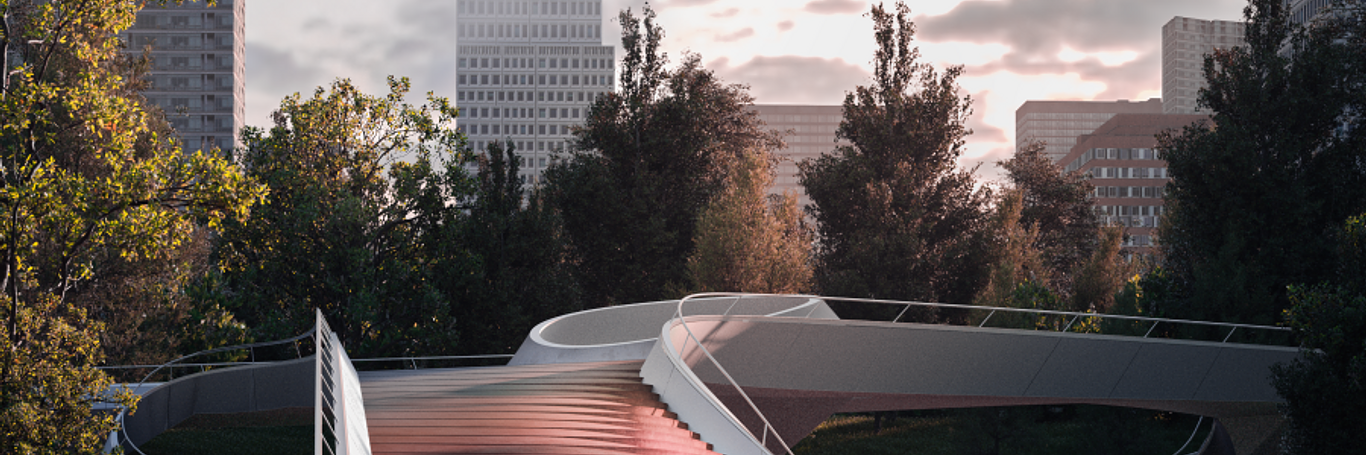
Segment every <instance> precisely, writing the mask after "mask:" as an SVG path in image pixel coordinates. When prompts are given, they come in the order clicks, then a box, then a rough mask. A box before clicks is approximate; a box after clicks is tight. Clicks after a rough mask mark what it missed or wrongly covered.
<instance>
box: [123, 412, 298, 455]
mask: <svg viewBox="0 0 1366 455" xmlns="http://www.w3.org/2000/svg"><path fill="white" fill-rule="evenodd" d="M139 448H140V449H142V451H143V453H146V454H147V455H173V454H191V453H192V454H203V455H219V454H223V455H227V454H255V453H260V454H281V455H289V454H298V455H309V454H312V453H313V409H311V408H293V409H283V410H278V411H264V412H248V413H241V414H201V415H196V416H194V417H190V418H189V419H186V420H185V421H184V422H181V423H180V425H176V426H175V428H172V429H170V430H167V431H165V432H163V433H161V434H159V435H157V437H155V438H152V440H151V441H148V442H147V443H146V444H143V445H142V446H141V447H139ZM128 453H136V452H133V451H131V450H130V451H128Z"/></svg>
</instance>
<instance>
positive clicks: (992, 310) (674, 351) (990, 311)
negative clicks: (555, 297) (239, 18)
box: [661, 292, 1290, 455]
mask: <svg viewBox="0 0 1366 455" xmlns="http://www.w3.org/2000/svg"><path fill="white" fill-rule="evenodd" d="M717 297H734V298H735V301H734V302H732V303H731V306H730V308H734V307H735V305H736V304H738V303H739V301H740V300H741V299H744V298H755V297H804V298H811V299H821V300H825V301H826V302H827V303H829V302H830V301H836V302H854V303H864V304H877V305H895V306H901V307H902V308H901V311H900V312H898V313H897V315H896V317H894V318H892V320H891V321H888V322H891V323H901V318H902V317H903V316H905V315H906V313H907V311H908V310H910V308H911V307H913V306H921V307H930V308H940V309H954V310H973V311H986V312H987V315H986V317H985V318H983V319H982V321H981V322H980V323H978V324H977V326H978V327H985V326H986V323H987V322H988V321H990V320H991V318H992V316H995V315H996V313H997V312H1005V313H1019V314H1029V315H1036V316H1061V317H1064V318H1069V317H1070V319H1068V322H1067V324H1066V325H1065V326H1063V327H1062V329H1061V330H1060V331H1062V332H1066V331H1068V330H1069V329H1071V328H1072V327H1073V325H1074V324H1076V322H1077V321H1078V320H1079V319H1081V318H1098V319H1101V320H1105V319H1112V320H1121V321H1132V322H1142V323H1149V322H1150V323H1152V325H1150V326H1149V327H1148V329H1147V331H1145V332H1144V334H1143V336H1142V338H1148V337H1149V336H1151V335H1152V334H1153V331H1154V330H1155V329H1156V328H1157V326H1158V325H1159V324H1163V323H1167V324H1174V325H1195V326H1203V327H1217V328H1228V329H1229V332H1228V334H1226V335H1224V338H1223V340H1222V341H1220V343H1226V342H1228V340H1229V339H1230V338H1231V337H1232V336H1233V333H1234V332H1235V331H1237V330H1238V329H1245V330H1265V331H1275V332H1289V331H1290V328H1288V327H1276V326H1263V325H1254V324H1236V323H1226V322H1210V321H1195V320H1186V319H1170V318H1152V317H1144V316H1128V315H1111V314H1100V313H1084V312H1074V311H1056V310H1041V309H1029V308H1009V307H989V306H981V305H963V304H952V303H929V302H906V301H896V300H885V299H868V298H849V297H821V296H812V295H776V294H750V293H729V292H712V293H700V294H692V295H689V296H686V297H684V298H682V299H680V300H679V301H678V308H677V310H676V311H675V313H674V317H675V319H677V320H679V325H682V326H683V329H684V330H685V331H686V333H687V337H686V338H685V340H684V341H685V342H687V341H688V340H691V342H692V343H693V344H695V345H696V346H697V348H698V350H699V351H700V352H701V353H702V354H703V356H704V357H705V358H706V359H707V360H708V361H710V363H711V364H712V366H714V367H715V368H716V370H717V372H719V373H720V374H721V376H722V377H724V378H725V379H726V382H727V383H729V384H730V386H731V387H733V388H734V389H735V391H736V392H737V394H738V395H739V396H740V398H741V399H743V400H744V402H745V403H746V404H747V405H748V406H749V408H750V410H751V411H753V412H754V414H755V415H756V416H757V417H758V419H759V422H760V423H762V424H763V429H762V430H761V431H760V434H759V435H754V434H753V430H749V429H748V427H745V425H743V424H741V423H740V422H739V419H738V418H737V417H736V416H735V414H734V413H733V412H731V411H730V410H729V409H726V408H725V406H724V405H722V404H721V403H719V401H718V402H717V403H716V404H717V405H718V407H719V408H721V409H722V410H723V411H724V412H725V414H726V415H727V417H728V418H729V419H731V420H732V421H733V423H735V424H736V425H738V426H740V427H742V428H746V429H747V430H748V431H749V432H750V435H749V436H750V437H751V438H752V439H753V440H754V441H755V442H757V443H759V446H760V447H762V448H763V449H764V450H765V451H767V450H768V447H769V446H768V435H769V434H770V433H771V434H772V435H773V437H774V438H775V440H776V441H777V442H778V443H779V444H780V445H781V446H782V447H783V449H784V450H785V451H786V452H787V453H788V454H789V455H791V454H792V449H791V446H789V445H788V444H787V442H786V441H784V440H783V439H782V436H781V435H779V434H778V432H777V430H776V429H775V427H774V426H773V424H772V423H770V422H769V420H768V418H767V417H766V416H764V414H763V412H762V411H760V410H759V407H758V406H757V405H755V404H754V401H753V400H752V399H750V397H749V395H748V394H747V393H745V391H744V388H742V387H741V386H740V384H739V382H737V381H736V380H735V378H734V377H732V376H731V375H730V372H728V371H726V368H725V367H724V366H722V365H721V363H720V362H719V361H717V360H716V357H714V356H713V355H712V353H711V351H710V350H708V349H707V347H706V346H705V345H704V344H703V343H702V341H701V340H700V339H699V338H698V337H697V335H696V334H694V333H693V331H692V329H691V328H690V327H689V326H688V324H687V321H686V320H684V318H686V317H687V314H686V312H685V311H684V307H685V306H686V305H687V303H688V302H689V301H690V300H695V299H701V298H717ZM730 308H728V309H727V310H726V312H725V313H724V314H722V316H728V315H729V314H730ZM1036 327H1037V326H1036ZM667 330H668V329H667V326H666V329H665V331H666V332H667ZM661 336H662V337H666V336H667V333H665V334H663V335H661ZM662 339H663V338H662ZM685 348H686V346H679V347H674V348H671V349H669V351H670V355H676V356H679V358H678V359H677V362H678V363H679V364H682V365H687V363H686V362H684V361H683V360H682V358H681V357H682V354H681V353H682V351H683V349H685ZM689 368H690V367H689ZM699 381H700V380H699ZM698 386H699V387H703V388H705V387H706V386H705V385H702V384H699V385H698Z"/></svg>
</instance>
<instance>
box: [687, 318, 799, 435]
mask: <svg viewBox="0 0 1366 455" xmlns="http://www.w3.org/2000/svg"><path fill="white" fill-rule="evenodd" d="M746 296H751V297H779V296H780V295H777V294H739V293H724V292H712V293H701V294H692V295H689V296H686V297H683V298H682V299H679V301H678V309H677V310H676V311H675V312H674V318H675V319H678V320H680V321H682V320H683V317H684V315H683V305H684V304H686V303H687V302H688V300H692V299H694V298H702V297H735V301H734V302H732V303H731V304H730V307H727V308H726V312H725V313H723V314H722V316H729V315H730V310H732V309H734V308H735V305H736V304H738V303H740V299H742V298H744V297H746ZM781 297H794V296H791V295H782V296H781ZM802 297H811V296H802ZM681 325H682V326H683V330H685V331H687V332H688V338H691V339H692V341H693V343H694V344H696V345H697V347H698V348H699V349H701V350H702V354H704V355H706V356H707V360H711V364H712V365H713V366H715V367H716V370H717V371H720V372H721V375H722V376H725V378H726V381H727V382H730V385H731V387H735V391H737V392H739V393H740V398H744V399H745V403H747V404H749V408H750V410H753V411H754V414H755V415H757V416H759V420H760V421H762V422H763V423H764V431H763V435H761V436H760V437H759V438H757V439H758V440H759V445H760V446H762V447H763V449H764V450H765V451H768V434H769V433H770V432H772V433H773V437H775V438H777V439H778V443H779V444H780V445H782V447H783V450H786V451H787V453H788V455H793V454H792V448H790V447H788V445H787V441H784V440H783V436H782V435H780V434H778V431H777V430H776V429H774V427H773V424H772V423H769V421H768V418H767V417H765V416H764V413H763V411H760V410H759V407H758V406H757V405H755V404H754V400H751V399H750V398H749V394H747V393H745V389H743V388H741V387H740V384H739V383H737V382H735V378H733V377H731V375H730V372H727V371H726V368H725V367H723V366H721V362H718V361H717V360H716V357H713V356H712V355H711V351H710V350H708V349H707V347H706V346H704V345H702V341H701V340H699V339H698V338H697V335H695V334H693V333H692V328H690V327H688V323H687V321H683V323H682V324H681ZM684 365H686V363H684ZM722 408H724V406H722ZM726 412H728V413H729V412H730V410H729V409H726ZM734 416H735V415H734V414H731V417H734ZM736 421H737V422H738V421H739V419H736ZM741 426H743V424H742V425H741ZM746 430H748V429H746ZM750 436H751V437H752V436H754V433H753V432H752V431H751V432H750Z"/></svg>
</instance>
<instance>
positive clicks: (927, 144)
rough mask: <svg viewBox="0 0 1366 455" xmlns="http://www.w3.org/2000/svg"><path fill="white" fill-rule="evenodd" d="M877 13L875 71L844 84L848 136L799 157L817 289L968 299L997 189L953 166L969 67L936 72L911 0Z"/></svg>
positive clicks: (843, 129)
mask: <svg viewBox="0 0 1366 455" xmlns="http://www.w3.org/2000/svg"><path fill="white" fill-rule="evenodd" d="M871 15H872V18H873V24H874V35H875V37H876V38H877V44H878V50H877V53H876V55H875V57H874V59H873V67H874V71H873V83H872V85H871V86H866V87H865V86H860V87H858V88H857V89H856V91H855V92H853V93H850V94H848V95H846V96H845V100H844V120H843V122H841V123H840V126H839V129H838V130H837V135H838V137H840V138H842V139H846V140H848V141H849V142H850V143H852V145H850V146H843V147H840V148H839V149H837V150H836V151H835V152H834V153H832V154H828V155H824V156H821V157H820V158H817V159H814V160H807V161H805V162H802V163H801V164H800V166H799V168H800V176H801V182H802V185H803V186H804V187H805V188H806V193H807V195H808V196H809V197H810V198H811V201H812V202H813V203H814V206H812V207H808V210H810V213H811V215H812V216H813V217H814V218H815V221H816V227H817V232H818V238H819V241H818V247H817V249H816V254H815V258H816V260H815V282H816V289H817V290H818V291H819V292H820V293H822V294H827V295H846V296H860V297H878V298H888V299H903V300H920V301H940V302H969V301H971V300H972V298H973V296H974V295H976V294H977V292H978V290H979V289H981V288H982V286H984V285H985V283H986V281H987V277H988V276H989V263H990V261H989V257H988V255H987V254H986V252H985V251H984V249H985V247H986V246H987V245H988V241H987V239H986V235H987V234H986V230H987V229H986V228H987V225H988V220H989V215H988V210H987V202H988V200H989V191H986V190H977V189H974V186H975V182H974V179H973V177H972V172H971V171H969V170H962V169H959V168H957V162H956V161H957V159H958V157H959V156H961V155H962V153H963V145H964V137H966V136H967V135H968V134H969V133H970V132H971V131H970V130H969V129H968V128H967V126H966V125H965V122H966V121H967V119H968V116H969V115H970V113H971V109H970V105H971V99H970V98H969V97H967V96H964V97H961V98H960V97H959V96H958V93H959V91H960V88H959V87H958V84H957V82H956V80H957V78H958V76H959V75H961V74H962V71H963V70H962V67H950V68H948V69H947V70H945V71H944V72H943V73H940V72H938V71H935V70H934V69H933V68H931V67H930V66H929V65H927V64H925V63H922V62H920V61H918V59H919V51H918V50H917V49H914V48H912V47H911V39H912V37H913V36H914V34H915V28H914V25H913V24H912V23H911V21H910V10H909V8H907V7H906V6H905V5H904V4H900V3H898V5H897V9H896V11H895V13H892V12H888V11H886V10H884V9H883V8H882V7H881V6H874V7H873V8H872V11H871ZM922 316H926V315H922Z"/></svg>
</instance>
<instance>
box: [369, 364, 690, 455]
mask: <svg viewBox="0 0 1366 455" xmlns="http://www.w3.org/2000/svg"><path fill="white" fill-rule="evenodd" d="M641 363H642V362H641V361H617V362H589V363H564V364H546V365H526V366H501V367H480V368H457V369H431V370H397V371H395V370H389V371H363V372H360V373H359V379H360V384H361V388H362V393H363V395H364V396H365V413H366V417H367V420H368V425H369V436H370V444H371V448H372V450H373V453H374V454H376V455H379V454H435V453H450V454H456V453H483V454H608V455H611V454H671V455H672V454H677V455H691V454H699V455H700V454H714V453H715V452H712V450H711V449H712V447H711V445H710V444H708V443H706V442H703V441H702V440H701V439H700V438H699V437H698V435H697V434H696V433H693V432H692V431H689V430H688V426H687V424H685V423H682V422H679V421H678V416H677V415H676V414H674V413H673V412H670V411H669V410H668V408H667V406H666V405H665V404H664V403H662V402H661V401H660V400H659V395H657V394H655V393H653V392H652V391H651V387H650V386H649V385H647V384H644V383H643V382H642V380H641V377H640V368H641Z"/></svg>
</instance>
